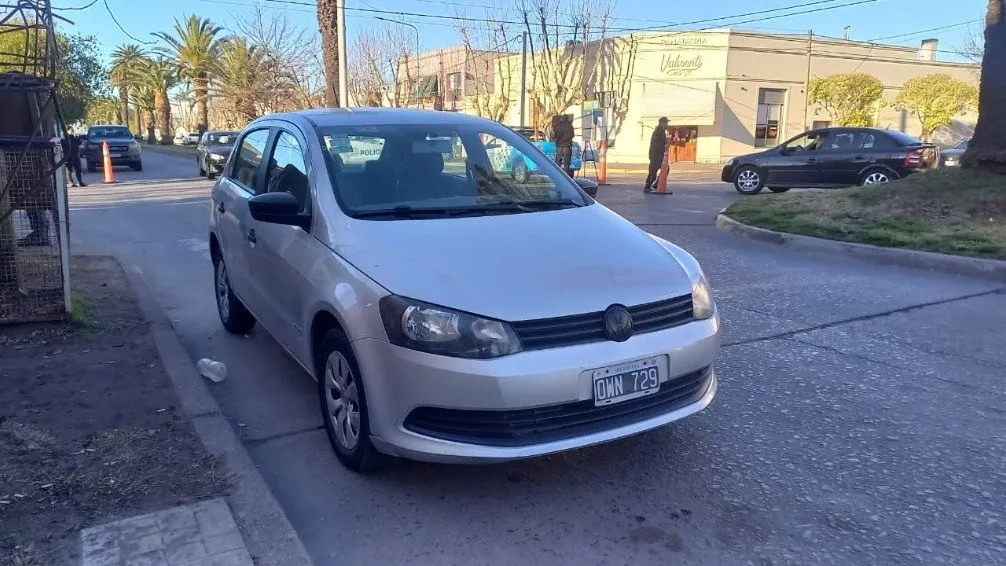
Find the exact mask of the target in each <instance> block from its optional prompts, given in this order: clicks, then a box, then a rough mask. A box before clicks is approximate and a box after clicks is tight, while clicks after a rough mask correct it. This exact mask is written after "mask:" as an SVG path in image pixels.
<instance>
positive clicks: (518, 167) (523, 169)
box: [513, 161, 531, 184]
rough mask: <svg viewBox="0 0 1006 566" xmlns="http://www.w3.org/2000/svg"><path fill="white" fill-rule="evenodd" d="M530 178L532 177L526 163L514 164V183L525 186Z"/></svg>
mask: <svg viewBox="0 0 1006 566" xmlns="http://www.w3.org/2000/svg"><path fill="white" fill-rule="evenodd" d="M530 176H531V175H530V174H529V173H528V170H527V163H524V162H523V161H518V162H517V163H514V166H513V180H514V181H517V182H518V183H521V184H524V183H526V182H527V180H528V178H529V177H530Z"/></svg>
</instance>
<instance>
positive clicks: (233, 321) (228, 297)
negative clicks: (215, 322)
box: [213, 257, 255, 334]
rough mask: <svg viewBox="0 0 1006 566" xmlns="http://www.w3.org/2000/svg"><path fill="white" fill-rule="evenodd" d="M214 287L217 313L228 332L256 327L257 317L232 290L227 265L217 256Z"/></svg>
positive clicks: (214, 264)
mask: <svg viewBox="0 0 1006 566" xmlns="http://www.w3.org/2000/svg"><path fill="white" fill-rule="evenodd" d="M213 288H214V290H215V291H216V293H215V294H216V299H217V314H218V315H220V323H221V324H223V325H224V328H225V329H226V330H227V332H230V333H231V334H247V333H248V332H249V331H250V330H251V329H252V328H254V327H255V317H254V316H252V314H251V312H249V311H248V309H247V308H245V306H244V304H242V303H241V301H240V300H239V299H238V298H237V297H236V296H235V295H234V291H233V290H231V282H230V279H228V278H227V265H226V264H225V263H224V260H223V258H222V257H218V258H216V261H214V262H213Z"/></svg>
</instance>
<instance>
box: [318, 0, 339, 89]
mask: <svg viewBox="0 0 1006 566" xmlns="http://www.w3.org/2000/svg"><path fill="white" fill-rule="evenodd" d="M318 27H319V28H320V29H321V52H322V61H323V63H324V66H325V105H326V106H328V107H329V108H335V107H337V106H339V33H338V32H339V30H338V29H337V27H336V25H335V0H318Z"/></svg>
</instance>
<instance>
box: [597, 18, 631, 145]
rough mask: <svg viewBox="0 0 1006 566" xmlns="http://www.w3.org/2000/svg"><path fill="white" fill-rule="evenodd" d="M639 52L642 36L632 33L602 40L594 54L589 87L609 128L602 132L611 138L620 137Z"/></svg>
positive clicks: (606, 126) (627, 109)
mask: <svg viewBox="0 0 1006 566" xmlns="http://www.w3.org/2000/svg"><path fill="white" fill-rule="evenodd" d="M638 52H639V39H638V38H637V37H636V36H634V35H631V34H630V35H628V36H622V37H615V38H607V39H603V40H601V41H600V42H598V44H597V48H596V49H595V50H594V51H593V53H592V56H593V58H594V60H595V62H594V63H592V64H591V68H592V69H594V80H593V81H591V83H590V87H592V88H593V96H595V97H596V98H597V99H598V101H599V102H600V106H601V110H602V112H603V116H604V124H605V128H606V132H604V133H603V134H602V135H604V136H605V137H606V138H608V139H613V138H614V137H615V136H617V135H618V133H619V132H621V131H622V126H623V125H624V124H625V116H626V115H627V114H628V112H629V96H630V95H631V94H632V75H633V73H634V70H635V67H636V55H637V54H638Z"/></svg>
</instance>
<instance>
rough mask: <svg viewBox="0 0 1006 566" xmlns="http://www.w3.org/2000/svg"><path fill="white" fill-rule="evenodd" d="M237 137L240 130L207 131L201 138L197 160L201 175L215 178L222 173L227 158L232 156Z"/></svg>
mask: <svg viewBox="0 0 1006 566" xmlns="http://www.w3.org/2000/svg"><path fill="white" fill-rule="evenodd" d="M237 137H238V132H230V131H215V132H206V133H204V134H203V135H202V137H201V138H199V144H198V145H197V146H196V162H197V166H198V167H199V176H200V177H202V176H204V175H205V176H206V178H207V179H214V178H216V176H217V175H219V174H220V172H221V171H222V170H223V168H224V165H226V164H227V158H228V157H230V156H231V150H232V149H234V140H236V139H237Z"/></svg>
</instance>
